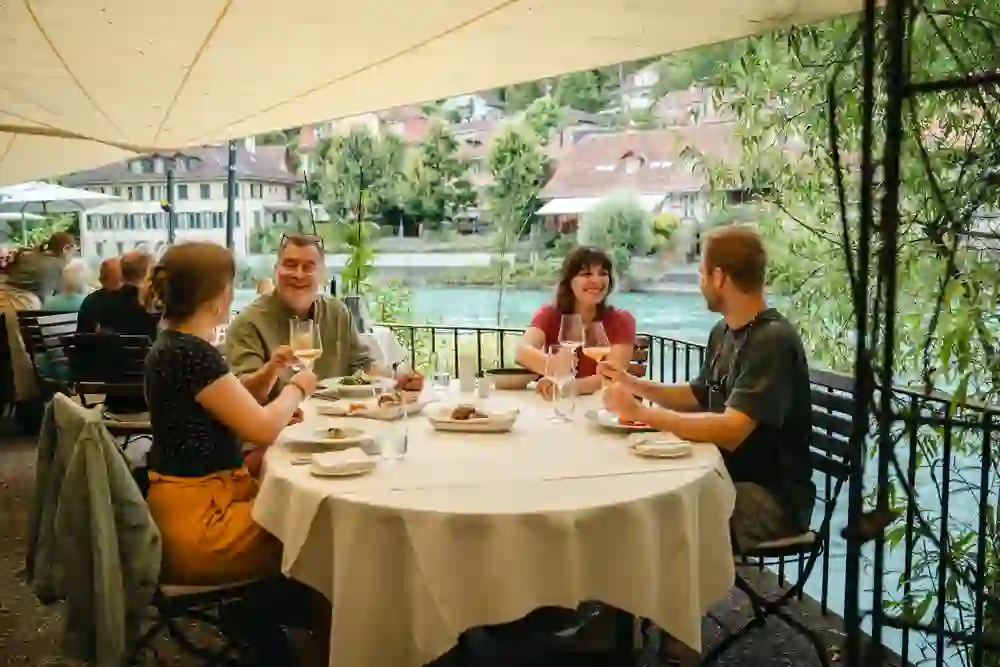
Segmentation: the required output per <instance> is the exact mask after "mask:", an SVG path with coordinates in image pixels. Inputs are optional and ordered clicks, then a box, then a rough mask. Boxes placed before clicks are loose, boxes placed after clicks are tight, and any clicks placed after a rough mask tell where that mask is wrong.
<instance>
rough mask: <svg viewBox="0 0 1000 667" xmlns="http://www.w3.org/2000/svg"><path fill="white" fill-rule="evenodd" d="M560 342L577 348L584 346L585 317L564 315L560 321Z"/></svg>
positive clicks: (574, 348)
mask: <svg viewBox="0 0 1000 667" xmlns="http://www.w3.org/2000/svg"><path fill="white" fill-rule="evenodd" d="M559 343H560V345H564V346H566V347H568V348H571V349H573V350H576V348H578V347H583V343H584V329H583V319H582V318H581V317H580V316H579V315H563V316H562V321H561V322H560V323H559Z"/></svg>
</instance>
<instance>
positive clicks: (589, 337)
mask: <svg viewBox="0 0 1000 667" xmlns="http://www.w3.org/2000/svg"><path fill="white" fill-rule="evenodd" d="M583 353H584V354H585V355H587V356H588V357H590V358H591V359H593V360H594V363H600V362H602V361H604V360H605V359H606V358H607V356H608V355H609V354H611V341H609V340H608V334H607V333H606V332H605V331H604V325H603V324H601V323H600V322H591V323H590V324H588V325H587V326H586V327H584V332H583ZM601 386H602V387H606V386H607V381H606V380H605V379H604V378H603V377H602V378H601Z"/></svg>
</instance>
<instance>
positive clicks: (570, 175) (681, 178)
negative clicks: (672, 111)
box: [542, 123, 740, 199]
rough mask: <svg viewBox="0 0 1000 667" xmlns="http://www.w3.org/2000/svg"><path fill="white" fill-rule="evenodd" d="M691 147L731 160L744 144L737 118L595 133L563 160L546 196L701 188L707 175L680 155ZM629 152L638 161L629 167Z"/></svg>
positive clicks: (544, 195) (580, 142)
mask: <svg viewBox="0 0 1000 667" xmlns="http://www.w3.org/2000/svg"><path fill="white" fill-rule="evenodd" d="M686 148H690V149H691V150H693V151H696V152H697V153H701V154H704V155H705V156H706V157H708V158H710V159H715V160H721V161H724V162H726V163H733V162H735V161H737V160H738V159H739V155H740V146H739V140H738V137H737V136H736V125H735V124H734V123H702V124H700V125H688V126H675V127H670V128H665V129H662V130H648V131H631V132H620V133H615V134H591V135H587V136H585V137H583V138H582V139H581V140H580V141H579V142H578V143H576V144H575V145H573V146H572V147H570V149H569V150H568V151H567V152H566V154H565V155H564V156H563V158H562V160H561V161H560V162H559V166H558V168H557V169H556V172H555V174H554V175H553V176H552V179H551V180H550V181H549V182H548V184H547V185H546V186H545V188H544V189H543V190H542V197H543V198H546V199H551V198H555V197H601V196H603V195H605V194H607V193H608V192H611V191H614V190H618V189H629V190H632V191H634V192H636V193H637V194H661V193H668V192H683V191H690V190H698V189H701V188H703V187H704V186H705V185H706V182H707V179H706V176H705V174H704V172H703V171H702V170H701V169H699V168H692V165H691V163H690V160H688V159H685V158H683V157H681V154H682V152H683V151H684V150H685V149H686ZM629 156H634V157H635V158H638V163H639V167H638V169H636V170H635V171H634V172H633V173H628V172H627V171H626V163H627V162H628V160H627V159H626V158H628V157H629Z"/></svg>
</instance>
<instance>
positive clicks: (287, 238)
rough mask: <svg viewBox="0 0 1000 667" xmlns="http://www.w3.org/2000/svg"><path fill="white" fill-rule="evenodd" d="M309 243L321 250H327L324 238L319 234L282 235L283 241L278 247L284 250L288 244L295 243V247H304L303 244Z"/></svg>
mask: <svg viewBox="0 0 1000 667" xmlns="http://www.w3.org/2000/svg"><path fill="white" fill-rule="evenodd" d="M303 242H305V243H309V244H311V245H314V246H316V247H317V248H319V249H320V250H326V246H325V245H324V244H323V237H322V236H319V235H318V234H285V233H283V234H282V235H281V241H279V242H278V246H279V247H280V248H281V249H282V250H284V248H285V245H286V244H287V243H294V244H295V245H302V243H303Z"/></svg>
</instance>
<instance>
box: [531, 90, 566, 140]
mask: <svg viewBox="0 0 1000 667" xmlns="http://www.w3.org/2000/svg"><path fill="white" fill-rule="evenodd" d="M562 115H563V114H562V109H560V108H559V105H558V104H556V101H555V100H554V99H552V98H551V97H550V96H548V95H545V96H543V97H539V98H538V99H536V100H535V101H534V102H532V103H531V104H529V105H528V108H527V109H525V111H524V122H525V123H527V124H528V127H530V128H531V130H532V131H533V132H534V133H535V134H536V135H538V138H539V140H540V141H541V142H542V143H543V144H546V143H548V142H549V137H550V136H551V134H552V132H553V131H555V130H557V129H559V127H560V126H561V125H562Z"/></svg>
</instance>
